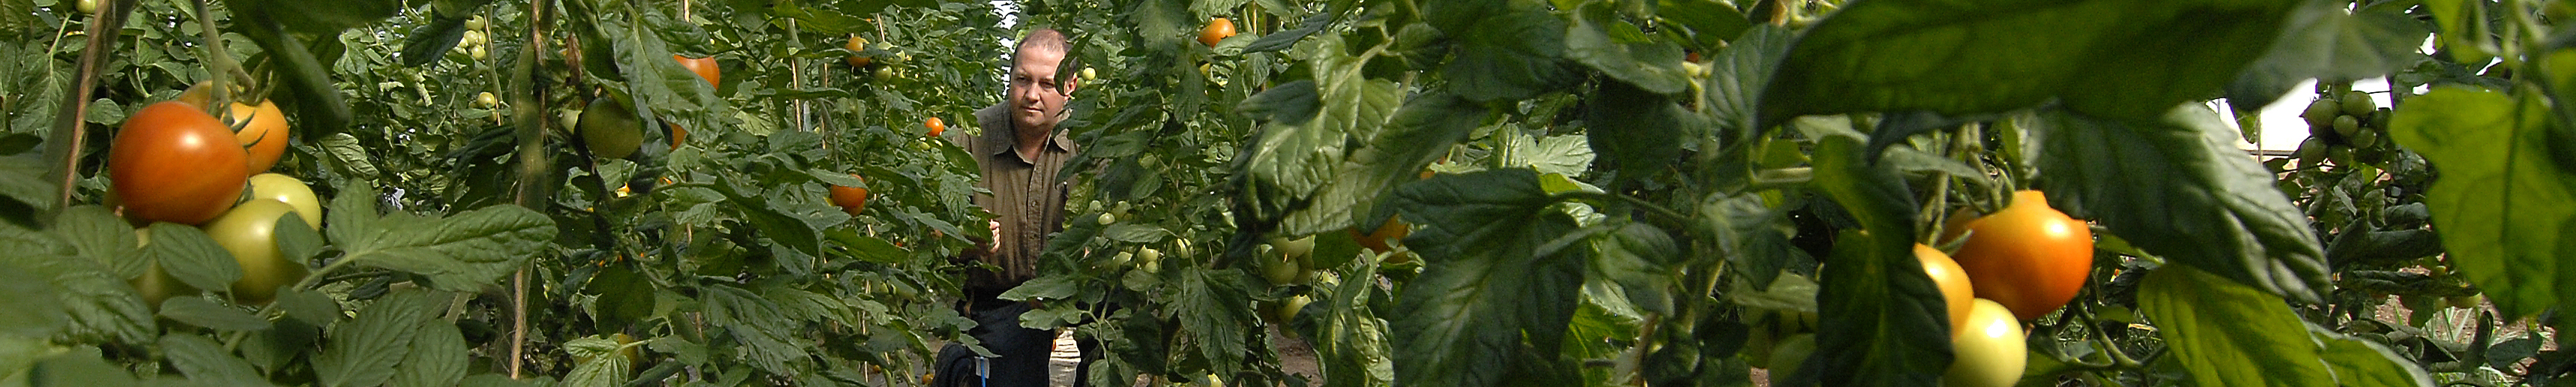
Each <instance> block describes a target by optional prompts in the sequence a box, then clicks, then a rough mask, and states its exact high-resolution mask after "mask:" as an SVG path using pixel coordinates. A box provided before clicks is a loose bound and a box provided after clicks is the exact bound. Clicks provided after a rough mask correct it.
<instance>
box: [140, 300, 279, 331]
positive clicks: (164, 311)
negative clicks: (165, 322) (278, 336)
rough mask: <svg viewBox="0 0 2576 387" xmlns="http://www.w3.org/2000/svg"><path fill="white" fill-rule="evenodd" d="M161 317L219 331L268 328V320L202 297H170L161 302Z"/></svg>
mask: <svg viewBox="0 0 2576 387" xmlns="http://www.w3.org/2000/svg"><path fill="white" fill-rule="evenodd" d="M161 317H169V318H170V320H173V321H178V322H182V323H187V324H188V325H195V326H201V327H206V328H208V329H214V330H219V331H256V330H263V329H268V320H267V319H262V318H259V316H253V315H251V314H250V312H246V311H242V310H240V309H233V308H232V307H229V306H224V305H221V304H216V303H215V302H214V301H206V299H205V298H202V297H171V298H170V299H169V300H166V301H162V302H161Z"/></svg>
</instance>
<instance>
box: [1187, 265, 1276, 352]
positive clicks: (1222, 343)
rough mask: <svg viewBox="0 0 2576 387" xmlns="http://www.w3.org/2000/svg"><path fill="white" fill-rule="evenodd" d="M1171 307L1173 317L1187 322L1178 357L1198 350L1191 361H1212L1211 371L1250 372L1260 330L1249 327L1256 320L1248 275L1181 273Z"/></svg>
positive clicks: (1197, 268)
mask: <svg viewBox="0 0 2576 387" xmlns="http://www.w3.org/2000/svg"><path fill="white" fill-rule="evenodd" d="M1180 271H1181V272H1180V273H1178V276H1177V278H1178V279H1179V282H1178V283H1177V284H1176V285H1175V286H1174V288H1173V289H1175V291H1174V292H1175V294H1173V295H1172V296H1173V298H1172V299H1171V301H1170V304H1169V306H1170V307H1171V309H1170V311H1171V313H1172V315H1173V317H1175V318H1177V319H1178V320H1180V322H1181V330H1180V331H1181V332H1182V335H1181V336H1180V337H1178V338H1176V339H1175V340H1174V341H1173V342H1172V347H1173V348H1175V350H1176V351H1187V350H1189V349H1196V351H1193V352H1195V353H1189V354H1185V355H1177V356H1186V357H1196V358H1198V359H1199V360H1202V361H1206V362H1207V364H1206V365H1204V367H1206V369H1208V370H1209V371H1212V372H1215V373H1217V374H1220V375H1233V374H1235V372H1236V371H1239V370H1242V369H1244V367H1245V366H1246V365H1247V364H1245V360H1246V359H1245V358H1244V356H1245V355H1247V354H1248V353H1247V352H1248V351H1247V350H1246V348H1245V345H1244V343H1245V342H1247V341H1250V340H1248V339H1250V338H1251V337H1252V332H1253V331H1254V329H1250V328H1253V327H1251V326H1248V325H1247V324H1245V322H1249V321H1257V318H1256V317H1253V311H1252V305H1251V303H1248V302H1244V300H1249V299H1252V290H1251V289H1253V288H1254V286H1253V285H1251V278H1250V277H1248V276H1245V275H1244V274H1243V271H1242V270H1234V269H1222V270H1220V269H1208V268H1206V267H1200V266H1192V267H1188V268H1185V269H1180Z"/></svg>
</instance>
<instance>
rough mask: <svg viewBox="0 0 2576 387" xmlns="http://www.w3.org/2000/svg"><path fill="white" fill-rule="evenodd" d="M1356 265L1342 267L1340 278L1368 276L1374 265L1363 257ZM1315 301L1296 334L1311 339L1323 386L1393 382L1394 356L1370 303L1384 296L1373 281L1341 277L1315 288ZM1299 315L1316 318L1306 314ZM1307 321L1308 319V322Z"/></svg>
mask: <svg viewBox="0 0 2576 387" xmlns="http://www.w3.org/2000/svg"><path fill="white" fill-rule="evenodd" d="M1360 262H1362V263H1361V264H1359V265H1356V266H1352V267H1350V268H1349V269H1348V270H1346V271H1341V273H1342V274H1343V275H1344V277H1343V278H1368V277H1367V276H1368V275H1369V274H1368V273H1376V272H1377V265H1376V263H1375V262H1374V261H1371V260H1361V261H1360ZM1317 291H1318V293H1317V294H1316V295H1315V297H1314V300H1315V303H1313V304H1307V306H1306V310H1305V311H1304V312H1302V313H1298V316H1301V317H1300V318H1299V319H1300V320H1306V321H1300V322H1298V323H1295V324H1292V325H1295V326H1296V327H1297V328H1298V329H1297V330H1298V331H1299V332H1301V333H1303V334H1305V335H1306V337H1310V338H1313V339H1312V340H1308V342H1310V343H1313V344H1314V346H1315V355H1316V358H1317V359H1319V360H1321V361H1319V362H1317V364H1316V365H1317V366H1318V367H1319V368H1321V369H1322V371H1323V373H1324V380H1323V382H1324V386H1326V387H1365V386H1377V385H1386V384H1388V383H1391V382H1393V381H1394V380H1395V368H1394V367H1395V365H1394V363H1393V360H1392V359H1393V356H1391V354H1389V353H1388V350H1389V349H1390V348H1391V347H1390V346H1389V345H1388V342H1387V337H1386V335H1387V326H1386V324H1387V323H1386V320H1383V319H1379V318H1377V312H1376V311H1375V310H1374V309H1371V308H1369V305H1370V304H1371V303H1374V302H1380V301H1377V300H1380V299H1383V298H1384V297H1385V296H1384V295H1382V294H1381V293H1380V292H1379V289H1378V287H1377V283H1376V281H1342V282H1341V283H1340V284H1337V285H1335V286H1331V287H1329V288H1318V289H1317ZM1302 316H1318V317H1315V318H1306V317H1302ZM1307 321H1312V323H1311V324H1309V323H1307Z"/></svg>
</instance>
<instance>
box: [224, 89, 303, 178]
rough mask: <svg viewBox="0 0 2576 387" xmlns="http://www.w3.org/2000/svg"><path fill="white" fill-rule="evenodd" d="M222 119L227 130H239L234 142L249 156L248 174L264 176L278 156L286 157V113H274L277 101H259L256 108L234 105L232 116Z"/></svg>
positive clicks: (236, 132) (275, 163) (234, 135)
mask: <svg viewBox="0 0 2576 387" xmlns="http://www.w3.org/2000/svg"><path fill="white" fill-rule="evenodd" d="M222 118H223V119H225V120H227V122H226V124H228V125H225V126H226V127H230V128H239V129H238V130H235V131H233V139H234V140H239V141H241V146H242V149H243V150H244V151H247V152H250V159H249V160H247V161H248V164H247V165H248V166H249V167H250V169H247V171H249V172H251V173H258V172H267V171H268V169H269V167H272V166H276V165H277V157H278V156H283V155H285V154H286V135H287V134H289V133H291V132H289V129H288V128H287V126H286V111H284V110H278V109H277V101H260V102H259V106H258V107H251V106H250V105H245V104H242V103H239V102H235V103H233V104H232V114H230V115H229V116H226V117H222Z"/></svg>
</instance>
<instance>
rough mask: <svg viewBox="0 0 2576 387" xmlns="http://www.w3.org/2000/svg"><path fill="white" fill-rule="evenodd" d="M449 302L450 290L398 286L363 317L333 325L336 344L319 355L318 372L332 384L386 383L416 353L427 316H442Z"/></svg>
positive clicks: (329, 386)
mask: <svg viewBox="0 0 2576 387" xmlns="http://www.w3.org/2000/svg"><path fill="white" fill-rule="evenodd" d="M446 301H447V296H446V293H444V292H438V291H426V290H397V291H394V292H393V293H390V294H386V295H385V296H384V298H378V299H376V301H375V303H373V304H368V305H367V308H366V309H363V310H359V311H358V317H357V319H354V320H350V321H348V322H345V323H341V324H340V327H339V328H337V329H332V330H331V337H330V343H329V344H327V346H325V347H323V349H322V353H321V354H320V355H317V356H316V357H314V358H313V373H314V375H315V376H318V377H320V378H321V381H322V384H321V385H322V386H326V387H350V386H375V385H382V384H385V382H386V381H388V380H391V379H393V377H394V367H395V366H396V365H397V364H400V363H401V362H402V360H403V358H404V357H406V356H409V355H410V354H411V348H412V343H411V342H412V339H413V338H414V337H418V335H419V333H420V326H421V324H420V323H421V321H425V320H430V319H432V318H434V317H437V312H438V311H439V310H441V309H442V308H440V307H441V306H444V305H443V304H444V303H445V302H446Z"/></svg>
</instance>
